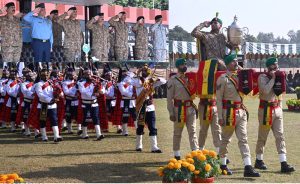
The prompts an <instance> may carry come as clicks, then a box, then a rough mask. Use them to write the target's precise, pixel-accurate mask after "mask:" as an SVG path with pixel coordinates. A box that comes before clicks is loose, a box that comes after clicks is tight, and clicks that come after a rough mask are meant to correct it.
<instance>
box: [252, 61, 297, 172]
mask: <svg viewBox="0 0 300 184" xmlns="http://www.w3.org/2000/svg"><path fill="white" fill-rule="evenodd" d="M266 67H267V68H268V72H267V73H265V74H261V75H259V77H258V88H259V99H260V104H259V108H258V121H259V128H258V139H257V144H256V161H255V168H257V169H262V170H266V169H267V166H266V165H265V163H264V161H263V153H264V148H265V145H266V142H267V138H268V134H269V132H270V129H272V131H273V134H274V137H275V143H276V148H277V152H278V156H279V161H280V163H281V172H283V173H290V172H293V171H295V169H294V167H292V166H290V165H289V164H287V158H286V146H285V140H284V139H285V138H284V135H283V113H282V96H276V95H275V93H274V89H273V87H274V84H275V72H276V71H277V70H278V60H277V58H274V57H271V58H269V59H268V60H267V62H266Z"/></svg>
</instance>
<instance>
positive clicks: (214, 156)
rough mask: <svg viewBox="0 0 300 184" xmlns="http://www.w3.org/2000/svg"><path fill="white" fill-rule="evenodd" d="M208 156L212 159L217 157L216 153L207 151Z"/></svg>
mask: <svg viewBox="0 0 300 184" xmlns="http://www.w3.org/2000/svg"><path fill="white" fill-rule="evenodd" d="M208 155H209V156H211V157H213V158H216V157H217V153H216V152H215V151H209V153H208Z"/></svg>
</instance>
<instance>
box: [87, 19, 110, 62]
mask: <svg viewBox="0 0 300 184" xmlns="http://www.w3.org/2000/svg"><path fill="white" fill-rule="evenodd" d="M86 27H87V28H88V29H89V30H91V31H92V33H93V34H92V36H93V37H92V39H93V45H92V55H93V56H95V57H96V58H97V59H99V60H100V61H108V52H109V47H110V40H109V31H108V28H106V27H105V26H104V25H99V24H97V23H95V24H93V19H92V20H90V21H88V23H87V24H86Z"/></svg>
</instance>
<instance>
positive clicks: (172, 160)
mask: <svg viewBox="0 0 300 184" xmlns="http://www.w3.org/2000/svg"><path fill="white" fill-rule="evenodd" d="M169 162H173V163H174V164H175V163H176V162H177V160H176V159H175V158H172V159H170V160H169Z"/></svg>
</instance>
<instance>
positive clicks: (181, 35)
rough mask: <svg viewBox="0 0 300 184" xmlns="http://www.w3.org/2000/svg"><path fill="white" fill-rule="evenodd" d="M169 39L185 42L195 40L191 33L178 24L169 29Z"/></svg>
mask: <svg viewBox="0 0 300 184" xmlns="http://www.w3.org/2000/svg"><path fill="white" fill-rule="evenodd" d="M169 40H176V41H186V42H193V41H195V40H194V38H193V37H192V35H191V34H190V33H189V32H187V31H186V30H184V29H183V28H182V27H180V26H175V27H174V28H173V29H170V30H169Z"/></svg>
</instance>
